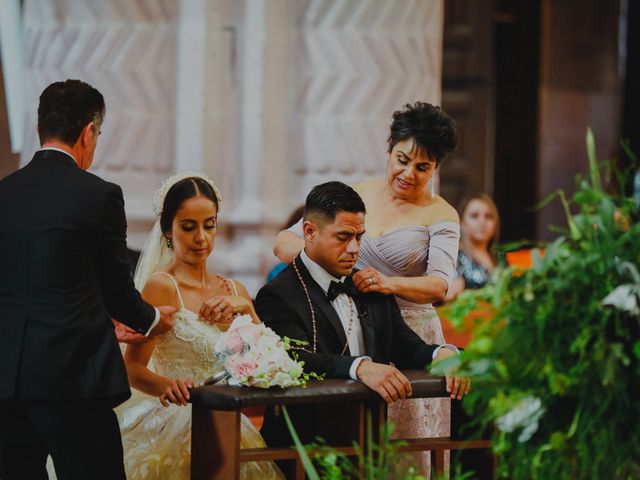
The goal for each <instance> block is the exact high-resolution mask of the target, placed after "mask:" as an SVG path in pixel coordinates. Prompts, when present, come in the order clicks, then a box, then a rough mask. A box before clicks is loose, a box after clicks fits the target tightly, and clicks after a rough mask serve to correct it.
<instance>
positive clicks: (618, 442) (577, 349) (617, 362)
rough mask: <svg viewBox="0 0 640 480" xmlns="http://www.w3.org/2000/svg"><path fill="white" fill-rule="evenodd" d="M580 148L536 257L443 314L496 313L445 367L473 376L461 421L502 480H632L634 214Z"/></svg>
mask: <svg viewBox="0 0 640 480" xmlns="http://www.w3.org/2000/svg"><path fill="white" fill-rule="evenodd" d="M587 151H588V154H589V163H590V165H589V166H590V168H589V175H588V176H585V177H583V178H579V179H578V188H577V190H576V192H575V194H574V195H573V196H572V198H571V199H570V200H567V199H565V197H564V195H563V194H562V193H559V194H558V196H559V198H560V199H561V201H562V203H563V206H564V208H565V212H566V215H567V224H568V225H567V228H566V229H564V230H561V231H560V233H561V235H560V236H559V237H558V238H557V239H556V240H555V241H554V242H552V243H551V244H549V245H548V246H547V247H546V249H545V255H544V257H542V256H540V255H538V256H534V264H533V267H532V268H531V269H529V270H527V271H525V272H523V273H521V274H519V275H513V274H510V272H509V271H504V272H502V274H501V275H500V276H499V278H498V279H497V281H496V282H495V284H493V285H491V286H489V287H487V288H485V289H482V290H478V291H472V292H465V293H463V294H462V295H461V296H460V297H459V298H458V300H457V301H456V302H454V303H453V304H451V306H449V307H448V312H447V317H448V318H449V319H452V320H456V319H457V320H458V321H459V322H461V321H462V320H463V319H464V318H465V317H466V315H468V313H469V312H470V311H473V310H475V309H477V308H479V306H480V305H486V304H490V305H491V307H492V309H493V312H494V314H495V317H494V319H493V321H492V322H489V323H487V324H485V325H483V326H481V327H480V328H479V329H478V330H477V331H476V333H475V335H474V340H473V341H472V342H471V343H470V345H469V346H468V348H467V349H466V350H465V352H464V354H463V355H462V357H461V358H455V359H454V360H453V362H458V363H459V365H457V366H458V367H459V368H460V371H461V373H462V374H469V375H471V376H472V377H473V378H474V390H473V391H472V392H471V394H470V395H469V397H468V398H467V397H465V400H464V405H465V406H466V407H467V409H468V410H471V416H472V418H474V419H475V420H477V421H478V423H479V424H481V426H484V425H493V426H494V428H493V432H494V433H493V449H494V452H495V453H496V454H498V455H499V456H500V462H499V470H498V476H499V477H501V478H505V477H507V478H512V479H514V480H518V479H523V480H524V479H527V480H529V479H534V480H535V479H540V480H542V479H550V478H553V479H559V480H563V479H578V478H580V479H582V478H607V479H620V480H622V479H625V480H626V479H631V478H640V429H639V428H637V422H638V419H639V418H640V390H639V389H638V388H637V385H638V383H639V382H640V307H639V306H640V274H639V273H638V270H639V266H640V241H639V239H640V209H639V207H638V204H637V203H636V202H635V201H634V199H633V198H632V197H629V196H627V195H626V194H625V190H624V185H626V184H627V183H628V182H627V179H628V177H627V175H628V174H626V173H624V172H622V173H620V172H617V171H616V169H615V168H614V166H613V163H612V162H605V163H603V164H598V162H596V156H595V148H594V144H593V136H592V135H591V132H589V133H588V134H587ZM627 154H628V156H629V157H630V159H631V163H634V162H635V157H634V156H633V154H632V153H631V152H630V151H628V150H627ZM635 163H636V165H637V162H635ZM632 166H633V165H632ZM616 186H618V188H617V189H616V188H615V187H616ZM611 190H614V191H613V192H611ZM615 190H617V191H615ZM453 366H455V365H449V367H453ZM443 367H444V365H443Z"/></svg>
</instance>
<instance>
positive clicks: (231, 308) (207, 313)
mask: <svg viewBox="0 0 640 480" xmlns="http://www.w3.org/2000/svg"><path fill="white" fill-rule="evenodd" d="M251 312H252V306H251V304H250V303H249V301H248V300H247V299H246V298H244V297H240V296H238V295H218V296H215V297H211V298H210V299H209V300H206V301H205V302H203V303H202V306H201V307H200V312H198V313H199V315H200V317H201V318H202V319H203V320H204V321H205V322H207V323H230V322H231V320H232V319H233V316H234V315H236V314H251Z"/></svg>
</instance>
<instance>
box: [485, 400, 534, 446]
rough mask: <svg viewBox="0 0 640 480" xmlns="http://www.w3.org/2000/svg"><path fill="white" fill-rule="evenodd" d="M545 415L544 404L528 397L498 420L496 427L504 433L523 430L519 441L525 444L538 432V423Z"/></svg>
mask: <svg viewBox="0 0 640 480" xmlns="http://www.w3.org/2000/svg"><path fill="white" fill-rule="evenodd" d="M543 413H544V408H542V402H541V401H540V399H539V398H536V397H531V396H529V397H526V398H523V399H521V400H519V401H518V402H517V403H516V405H515V407H514V408H512V409H511V410H510V411H509V412H508V413H506V414H505V415H502V416H501V417H498V418H497V419H496V426H497V427H498V429H499V430H501V431H503V432H507V433H510V432H513V431H514V430H516V429H518V428H522V429H523V430H522V432H520V435H519V436H518V441H519V442H521V443H523V442H526V441H527V440H529V439H530V438H531V436H532V435H533V434H534V433H535V432H536V431H537V430H538V421H539V420H540V417H541V416H542V414H543Z"/></svg>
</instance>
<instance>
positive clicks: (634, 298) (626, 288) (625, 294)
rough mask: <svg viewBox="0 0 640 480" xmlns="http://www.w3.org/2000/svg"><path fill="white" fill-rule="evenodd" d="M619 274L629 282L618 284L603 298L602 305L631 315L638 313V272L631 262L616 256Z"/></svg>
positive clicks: (639, 299)
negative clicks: (629, 281)
mask: <svg viewBox="0 0 640 480" xmlns="http://www.w3.org/2000/svg"><path fill="white" fill-rule="evenodd" d="M616 261H617V267H618V271H619V272H620V274H621V275H622V276H624V277H627V278H629V279H630V280H631V283H625V284H622V285H618V286H617V287H616V288H614V289H613V290H612V291H611V292H610V293H609V295H607V296H606V297H605V298H604V299H603V300H602V304H603V305H610V306H612V307H615V308H617V309H619V310H622V311H624V312H629V313H630V314H632V315H640V273H638V269H637V268H636V266H635V265H634V264H633V263H631V262H624V261H620V259H618V258H616Z"/></svg>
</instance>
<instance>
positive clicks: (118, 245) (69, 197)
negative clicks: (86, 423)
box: [0, 150, 155, 404]
mask: <svg viewBox="0 0 640 480" xmlns="http://www.w3.org/2000/svg"><path fill="white" fill-rule="evenodd" d="M154 317H155V311H154V309H153V307H151V306H150V305H149V304H147V303H146V302H144V301H143V300H142V298H141V297H140V294H139V293H138V292H137V291H136V290H135V288H134V285H133V279H132V277H131V273H130V266H129V260H128V255H127V249H126V220H125V214H124V201H123V197H122V191H121V189H120V187H118V186H117V185H114V184H111V183H108V182H105V181H104V180H101V179H100V178H98V177H96V176H95V175H93V174H91V173H88V172H85V171H83V170H81V169H80V168H78V166H77V165H76V164H75V162H74V161H73V159H72V158H70V157H69V156H68V155H66V154H64V153H61V152H57V151H53V150H44V151H40V152H37V153H36V154H35V156H34V158H33V160H32V161H31V162H30V163H29V164H28V165H27V166H25V167H24V168H22V169H20V170H18V171H17V172H15V173H13V174H12V175H9V176H8V177H7V178H5V179H3V180H2V181H0V399H10V398H16V399H49V400H50V399H105V400H108V401H110V402H112V403H114V404H116V403H119V402H121V401H123V400H124V399H126V398H127V397H128V396H129V395H130V390H129V385H128V382H127V376H126V371H125V368H124V363H123V360H122V355H121V353H120V349H119V347H118V343H117V341H116V337H115V334H114V328H113V324H112V322H111V318H115V319H117V320H120V321H121V322H123V323H124V324H126V325H129V326H130V327H132V328H134V329H136V330H138V331H140V332H146V331H147V330H148V328H149V327H150V326H151V324H152V323H153V320H154Z"/></svg>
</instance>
